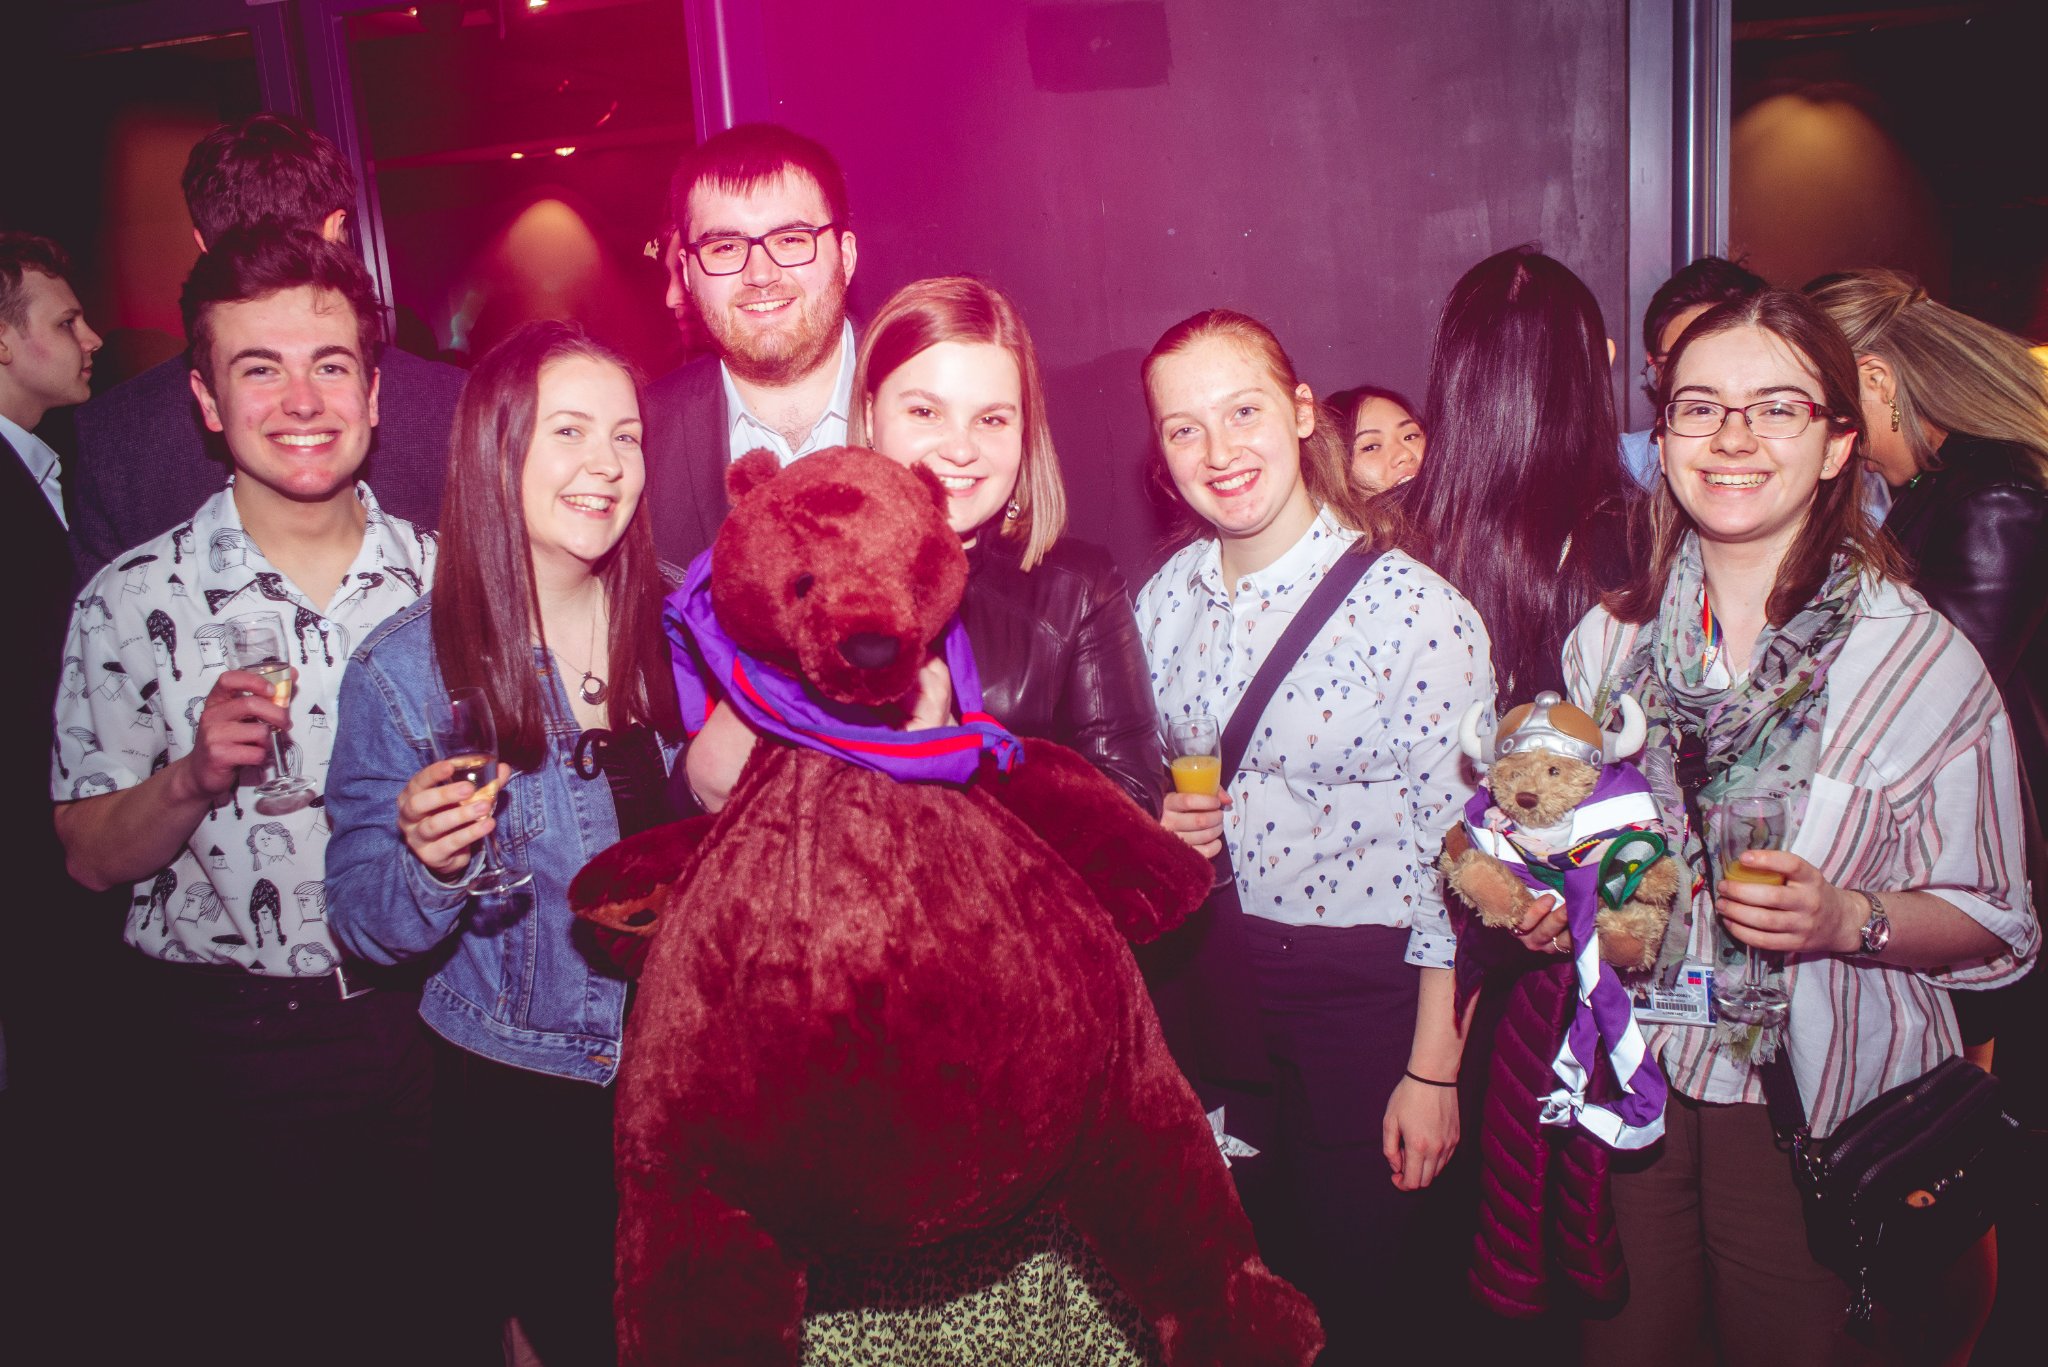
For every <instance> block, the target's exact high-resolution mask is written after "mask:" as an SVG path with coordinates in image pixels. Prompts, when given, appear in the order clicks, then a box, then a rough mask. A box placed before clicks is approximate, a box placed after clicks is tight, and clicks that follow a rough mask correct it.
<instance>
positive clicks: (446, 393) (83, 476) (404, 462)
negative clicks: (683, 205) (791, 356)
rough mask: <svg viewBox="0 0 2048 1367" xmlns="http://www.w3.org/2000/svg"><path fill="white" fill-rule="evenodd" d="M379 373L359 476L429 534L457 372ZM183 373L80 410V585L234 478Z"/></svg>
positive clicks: (401, 363) (134, 382)
mask: <svg viewBox="0 0 2048 1367" xmlns="http://www.w3.org/2000/svg"><path fill="white" fill-rule="evenodd" d="M378 370H379V373H380V378H379V380H378V384H377V418H378V421H377V431H376V435H375V436H374V437H373V438H372V440H371V442H370V458H369V460H368V461H366V462H365V463H364V466H363V475H362V477H363V478H364V479H366V480H368V481H369V483H370V487H371V488H373V489H375V490H376V491H377V502H378V505H379V506H381V507H382V508H383V509H384V510H385V511H387V512H390V513H395V514H396V515H397V516H399V517H402V518H404V519H405V520H406V521H408V522H410V523H412V524H413V525H414V526H417V527H433V526H436V525H438V524H439V523H440V520H441V485H442V483H443V482H444V481H445V480H446V479H447V477H448V432H449V429H450V428H451V427H453V426H454V422H455V399H456V396H457V395H459V394H461V392H462V381H463V378H464V376H463V372H462V371H460V370H457V369H456V368H455V367H454V366H452V365H443V364H442V363H441V362H439V361H429V360H425V359H423V358H421V357H418V356H415V355H413V354H412V353H411V352H409V351H401V350H400V349H399V348H397V347H385V348H384V354H383V358H382V359H381V360H380V361H379V362H378ZM191 373H192V371H191V367H190V366H189V365H188V364H187V363H186V361H185V358H184V356H183V355H178V356H173V357H172V358H171V359H170V360H168V361H165V362H164V363H163V364H161V365H156V366H151V367H150V368H149V369H148V370H145V371H143V372H142V373H141V374H140V375H137V376H135V377H134V378H133V379H131V380H127V381H125V382H124V383H122V384H119V385H116V386H115V387H114V388H112V389H110V390H108V391H107V392H106V393H104V394H102V395H100V396H99V397H98V398H96V399H93V400H92V401H91V402H90V403H88V404H86V405H85V406H84V407H83V408H81V409H79V410H78V456H79V459H78V470H77V472H76V474H75V476H73V478H74V479H75V481H76V484H75V495H73V496H71V497H70V502H71V504H72V506H73V507H75V508H76V512H75V513H74V514H73V515H72V518H71V546H72V553H73V555H74V556H75V557H76V559H77V562H78V572H79V574H80V575H81V576H84V575H90V574H92V573H93V572H95V571H96V570H98V569H99V568H100V567H101V566H102V565H105V564H106V563H108V562H109V561H111V560H113V559H114V558H115V557H116V556H118V555H120V554H121V553H122V552H123V551H127V550H133V549H134V548H135V547H137V546H140V545H141V544H142V543H143V542H145V541H149V540H152V539H154V538H156V537H159V536H162V535H163V534H164V533H165V532H167V531H169V530H170V529H171V528H173V527H175V526H177V525H178V524H179V523H180V522H183V521H184V520H185V519H186V518H188V517H190V516H191V515H192V511H193V509H195V508H197V507H198V506H199V505H200V504H202V503H204V502H205V501H206V500H207V499H209V498H211V497H212V496H213V495H214V494H216V493H218V492H220V487H221V484H222V483H223V482H224V481H225V480H226V479H227V477H228V475H229V473H230V472H231V471H232V469H233V465H232V463H231V462H230V461H229V459H228V453H227V446H226V444H225V443H224V442H223V441H222V440H221V437H220V434H219V433H217V432H209V431H207V430H206V424H205V423H204V421H202V420H201V418H200V416H199V404H198V403H197V401H195V400H194V399H193V397H192V386H191V383H190V380H189V376H190V375H191ZM713 378H714V379H715V378H716V376H715V375H714V377H713Z"/></svg>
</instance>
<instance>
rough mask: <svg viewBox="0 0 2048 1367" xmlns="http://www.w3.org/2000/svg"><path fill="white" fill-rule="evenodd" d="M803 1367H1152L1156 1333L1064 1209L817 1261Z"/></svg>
mask: <svg viewBox="0 0 2048 1367" xmlns="http://www.w3.org/2000/svg"><path fill="white" fill-rule="evenodd" d="M806 1303H807V1305H808V1308H809V1313H808V1314H807V1315H806V1317H805V1319H804V1326H803V1362H804V1364H805V1367H1156V1364H1157V1363H1158V1362H1159V1360H1160V1359H1159V1350H1158V1345H1157V1344H1156V1342H1155V1341H1154V1339H1153V1336H1152V1331H1151V1329H1150V1328H1149V1327H1148V1326H1147V1325H1146V1324H1145V1322H1144V1320H1143V1318H1142V1317H1141V1316H1140V1315H1139V1314H1138V1309H1137V1307H1136V1306H1135V1305H1133V1304H1132V1303H1131V1301H1130V1299H1129V1298H1128V1297H1126V1296H1125V1295H1124V1293H1123V1291H1122V1290H1121V1289H1120V1288H1119V1287H1118V1286H1117V1284H1116V1282H1115V1281H1113V1280H1112V1279H1111V1278H1110V1275H1109V1273H1108V1272H1107V1271H1106V1270H1104V1268H1103V1266H1102V1264H1101V1262H1100V1261H1099V1260H1098V1259H1097V1258H1096V1256H1095V1250H1094V1249H1092V1248H1090V1247H1089V1246H1088V1244H1087V1242H1086V1241H1085V1240H1083V1239H1082V1238H1081V1236H1080V1235H1078V1234H1076V1233H1075V1232H1074V1230H1073V1228H1072V1227H1071V1226H1069V1225H1068V1224H1067V1222H1066V1221H1065V1220H1064V1219H1062V1218H1060V1217H1059V1216H1058V1215H1056V1214H1052V1213H1049V1212H1044V1211H1040V1212H1036V1213H1033V1214H1031V1215H1028V1216H1026V1217H1024V1218H1023V1219H1022V1220H1019V1221H1017V1222H1016V1223H1014V1224H1011V1225H1006V1226H1003V1227H1001V1228H999V1229H995V1230H988V1231H984V1232H982V1233H979V1234H975V1235H971V1236H968V1237H965V1238H962V1239H956V1240H952V1241H950V1242H947V1243H944V1244H940V1245H936V1246H934V1247H931V1248H923V1249H916V1250H911V1251H906V1252H900V1253H888V1254H877V1255H873V1256H869V1257H864V1258H860V1259H849V1260H846V1261H843V1262H835V1263H834V1264H832V1265H830V1266H815V1267H813V1268H811V1270H810V1279H809V1295H808V1297H807V1302H806Z"/></svg>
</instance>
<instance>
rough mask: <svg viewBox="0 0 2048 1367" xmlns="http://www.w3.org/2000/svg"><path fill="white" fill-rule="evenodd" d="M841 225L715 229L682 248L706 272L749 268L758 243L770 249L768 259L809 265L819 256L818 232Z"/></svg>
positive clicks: (727, 272) (730, 272)
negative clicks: (750, 232)
mask: <svg viewBox="0 0 2048 1367" xmlns="http://www.w3.org/2000/svg"><path fill="white" fill-rule="evenodd" d="M838 227H839V225H838V224H837V223H820V224H819V225H818V226H817V227H815V228H812V227H807V226H805V225H803V224H800V223H792V224H790V225H789V226H788V227H786V228H777V229H775V230H773V231H772V232H766V233H762V234H761V235H760V236H759V237H748V236H747V235H746V234H745V233H713V234H711V235H709V236H707V237H700V238H698V239H697V240H696V241H695V242H686V243H684V244H683V248H684V250H686V251H688V252H689V253H690V255H691V256H693V257H695V258H696V261H697V266H698V269H700V270H702V271H703V272H704V274H706V275H738V274H739V273H740V272H741V271H743V270H745V269H746V268H747V258H748V257H749V256H751V255H753V252H754V248H756V247H759V248H760V249H761V250H762V251H764V252H766V253H768V259H769V260H770V261H773V262H774V263H775V264H776V265H778V266H783V267H789V266H808V265H810V264H811V263H812V262H813V261H816V260H817V259H818V234H819V233H828V232H835V231H837V230H838Z"/></svg>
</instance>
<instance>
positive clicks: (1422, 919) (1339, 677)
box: [1138, 513, 1493, 968]
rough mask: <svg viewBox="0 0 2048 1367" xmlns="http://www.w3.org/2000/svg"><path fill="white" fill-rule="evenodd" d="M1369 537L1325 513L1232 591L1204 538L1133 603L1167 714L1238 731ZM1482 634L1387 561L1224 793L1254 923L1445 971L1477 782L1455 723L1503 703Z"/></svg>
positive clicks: (1258, 736) (1469, 613) (1290, 678)
mask: <svg viewBox="0 0 2048 1367" xmlns="http://www.w3.org/2000/svg"><path fill="white" fill-rule="evenodd" d="M1357 536H1358V534H1357V533H1356V532H1353V531H1350V530H1348V529H1346V528H1344V527H1342V526H1340V525H1339V524H1338V523H1337V522H1336V521H1335V520H1334V519H1333V518H1331V517H1330V516H1329V515H1328V514H1327V513H1324V514H1322V515H1320V516H1318V518H1317V519H1316V521H1315V522H1314V523H1313V524H1312V525H1311V526H1310V527H1309V529H1308V531H1307V532H1305V533H1304V534H1303V535H1302V538H1301V540H1299V541H1297V542H1296V543H1295V544H1294V545H1293V546H1292V547H1290V548H1289V549H1288V550H1287V552H1286V553H1285V554H1283V555H1282V556H1281V557H1280V558H1279V559H1278V560H1276V561H1274V562H1273V563H1272V564H1270V565H1268V566H1266V567H1265V568H1264V569H1262V570H1259V571H1258V572H1257V573H1254V574H1249V575H1246V576H1244V577H1242V578H1241V579H1240V580H1239V581H1238V582H1237V584H1236V585H1235V586H1234V588H1235V593H1233V592H1232V588H1233V586H1232V585H1228V584H1226V583H1225V582H1224V580H1223V569H1222V559H1221V551H1220V548H1219V545H1218V543H1217V542H1216V541H1215V540H1213V539H1210V540H1204V541H1198V542H1196V543H1195V544H1194V545H1192V546H1188V547H1186V548H1184V549H1183V550H1181V551H1180V552H1179V553H1178V554H1176V555H1175V556H1174V557H1173V558H1172V559H1171V560H1169V561H1167V562H1166V564H1165V566H1164V567H1163V568H1162V569H1161V570H1160V571H1159V573H1158V574H1156V575H1154V576H1153V577H1152V579H1151V581H1150V582H1149V583H1147V584H1146V585H1145V588H1144V591H1143V592H1142V593H1140V594H1139V595H1138V627H1139V631H1140V633H1141V634H1142V635H1143V637H1144V641H1145V655H1146V658H1147V660H1148V662H1149V663H1150V665H1151V670H1152V691H1153V695H1154V696H1155V697H1156V698H1157V699H1158V702H1159V707H1160V711H1161V712H1163V713H1164V714H1165V715H1166V716H1167V717H1179V716H1185V715H1188V714H1191V713H1195V712H1207V713H1209V714H1210V715H1212V716H1214V717H1215V718H1216V722H1217V725H1218V726H1226V727H1227V726H1228V725H1229V723H1230V716H1231V713H1232V711H1233V710H1234V709H1235V708H1236V705H1237V702H1238V699H1239V698H1241V697H1242V696H1243V695H1244V691H1245V689H1246V688H1247V687H1248V686H1249V685H1250V683H1251V679H1252V675H1253V674H1254V673H1255V672H1256V671H1257V670H1258V667H1259V665H1260V664H1261V663H1262V662H1263V661H1264V659H1265V657H1266V652H1267V651H1268V650H1269V649H1271V647H1272V644H1273V642H1275V641H1277V640H1278V639H1279V637H1280V634H1281V633H1282V632H1283V631H1285V630H1286V628H1287V625H1288V623H1289V622H1290V621H1291V620H1292V619H1293V617H1294V614H1295V613H1296V612H1297V611H1298V610H1299V609H1300V607H1301V605H1302V603H1303V602H1304V600H1306V599H1307V598H1308V596H1309V595H1310V594H1311V593H1312V592H1314V590H1315V586H1316V585H1317V583H1319V582H1320V581H1321V579H1322V577H1323V574H1324V572H1325V571H1327V570H1328V569H1329V568H1330V566H1331V565H1332V564H1334V563H1335V562H1336V560H1337V558H1338V557H1339V556H1341V555H1342V554H1344V552H1345V551H1347V550H1349V549H1350V548H1351V546H1352V544H1353V543H1354V542H1355V541H1356V540H1357ZM1488 651H1489V646H1488V642H1487V637H1486V629H1485V628H1484V627H1483V626H1482V625H1480V622H1479V617H1478V615H1477V614H1476V613H1475V612H1473V610H1472V606H1471V604H1469V603H1467V602H1466V601H1465V599H1464V598H1463V597H1462V596H1461V595H1460V594H1459V593H1458V591H1457V590H1456V589H1453V588H1452V587H1451V586H1450V585H1449V584H1447V583H1445V582H1444V580H1443V579H1442V578H1441V577H1440V576H1438V575H1437V574H1436V572H1435V571H1433V570H1431V569H1430V568H1428V567H1427V566H1425V565H1423V564H1421V563H1420V562H1418V561H1416V560H1414V559H1411V558H1410V557H1409V556H1407V555H1405V554H1403V553H1402V552H1400V551H1388V552H1386V553H1385V554H1384V555H1382V556H1381V557H1380V560H1379V563H1378V564H1376V565H1374V566H1373V567H1372V569H1371V570H1369V571H1368V572H1367V573H1366V576H1365V578H1364V579H1363V580H1362V581H1360V583H1359V584H1358V586H1357V587H1356V588H1354V589H1353V590H1352V591H1351V593H1350V594H1349V596H1347V597H1346V598H1345V600H1344V602H1343V604H1342V605H1341V606H1340V607H1339V608H1338V609H1337V611H1336V612H1335V613H1334V614H1333V615H1332V616H1331V617H1330V620H1329V625H1328V627H1327V628H1326V629H1325V630H1324V631H1323V633H1322V634H1321V635H1319V636H1318V637H1316V638H1315V641H1314V644H1313V645H1311V646H1310V648H1309V649H1308V650H1307V651H1306V652H1305V653H1304V654H1303V656H1302V658H1301V659H1300V660H1299V661H1298V662H1296V663H1295V665H1294V666H1293V668H1292V669H1290V670H1289V671H1288V672H1287V675H1286V676H1285V677H1284V678H1283V679H1282V681H1281V683H1280V687H1279V688H1278V689H1277V690H1276V691H1275V693H1274V694H1273V700H1272V702H1271V703H1270V704H1268V706H1267V708H1266V712H1265V715H1264V717H1263V718H1261V720H1260V723H1259V726H1258V728H1257V729H1256V730H1255V731H1254V733H1253V735H1252V739H1251V743H1250V744H1249V745H1248V746H1247V747H1246V749H1245V756H1244V764H1243V768H1242V770H1241V771H1240V773H1239V775H1238V778H1237V781H1236V783H1235V784H1233V785H1232V786H1231V788H1230V795H1231V799H1232V803H1233V805H1232V806H1231V807H1230V808H1228V809H1227V810H1226V811H1225V814H1224V815H1225V820H1224V837H1225V839H1226V840H1227V841H1228V843H1229V847H1230V857H1231V862H1232V865H1233V866H1234V868H1235V869H1236V871H1237V883H1238V896H1239V898H1240V900H1241V901H1242V903H1243V905H1244V909H1245V911H1246V912H1248V913H1250V914H1251V915H1254V916H1263V917H1266V918H1268V919H1269V920H1274V921H1280V922H1283V923H1286V924H1289V925H1325V926H1365V925H1377V926H1393V927H1407V928H1409V929H1410V931H1411V932H1412V933H1411V935H1410V937H1409V941H1408V953H1407V958H1408V962H1410V963H1412V964H1417V965H1420V966H1422V967H1426V968H1448V967H1449V966H1450V964H1451V961H1452V949H1453V944H1454V937H1453V936H1452V934H1451V928H1450V923H1449V921H1448V919H1447V918H1446V916H1445V914H1444V905H1443V890H1442V888H1441V886H1440V882H1441V880H1440V879H1439V877H1438V874H1437V871H1436V859H1437V855H1438V852H1439V851H1440V849H1441V847H1442V844H1443V836H1444V832H1445V831H1446V830H1447V829H1449V827H1450V826H1451V824H1452V823H1453V822H1455V821H1456V820H1457V819H1458V817H1459V815H1460V813H1461V811H1462V809H1463V807H1464V804H1465V802H1466V800H1467V799H1468V798H1470V797H1471V796H1472V792H1473V783H1472V779H1471V778H1470V777H1468V775H1467V773H1466V766H1465V764H1464V763H1463V760H1462V755H1461V752H1460V751H1459V748H1458V725H1459V723H1460V722H1461V721H1462V720H1463V718H1464V716H1465V711H1466V709H1467V708H1469V707H1470V706H1471V705H1472V704H1473V703H1474V702H1482V701H1483V702H1487V703H1489V704H1490V703H1491V701H1492V698H1493V667H1492V664H1491V659H1490V656H1489V653H1488Z"/></svg>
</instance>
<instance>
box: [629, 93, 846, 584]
mask: <svg viewBox="0 0 2048 1367" xmlns="http://www.w3.org/2000/svg"><path fill="white" fill-rule="evenodd" d="M668 209H669V214H670V221H671V222H672V223H674V225H675V228H674V233H675V238H674V240H673V241H670V242H665V243H663V244H662V247H661V248H660V249H659V250H660V252H661V255H662V257H663V258H664V260H665V261H671V262H672V264H671V265H670V266H669V272H668V274H669V295H670V298H669V303H670V306H671V308H676V309H679V310H680V309H684V308H689V309H694V311H695V313H696V315H697V317H698V318H699V319H701V320H702V322H703V324H704V328H705V331H706V332H707V333H708V334H709V336H710V338H711V342H712V352H711V354H709V355H706V356H701V357H698V358H697V359H696V360H693V361H690V362H688V363H686V364H685V365H683V366H681V367H680V368H678V369H677V370H675V371H673V372H671V373H670V374H668V375H667V376H664V377H663V378H662V379H660V380H657V381H656V382H655V383H654V384H652V385H650V386H649V387H648V389H647V394H646V405H645V415H646V419H647V453H648V461H647V494H646V497H647V499H648V501H649V504H650V506H651V508H652V511H653V518H654V542H655V548H656V549H657V550H658V551H659V552H660V553H661V555H662V557H663V558H664V559H667V560H670V561H673V562H674V563H675V564H678V565H688V564H689V562H690V561H691V560H692V559H694V558H695V557H696V555H697V554H698V552H700V551H702V550H703V549H704V548H705V547H707V546H709V545H710V544H711V541H712V539H713V538H714V537H715V536H716V535H717V534H718V528H719V525H720V524H721V523H722V522H724V521H725V514H726V511H727V509H728V508H729V507H730V504H729V503H728V502H727V500H726V494H725V467H726V466H727V465H728V464H729V463H731V462H732V461H733V460H736V459H738V458H739V457H740V456H742V455H745V454H746V453H747V452H748V451H751V450H753V449H754V448H755V447H767V448H768V449H769V450H771V451H773V452H775V454H776V455H777V456H778V457H779V458H780V459H781V460H782V463H783V464H785V465H787V464H789V463H790V462H792V461H794V460H797V459H798V458H800V457H802V456H806V455H809V454H810V453H811V452H813V451H818V450H823V449H824V448H826V447H831V446H838V445H841V444H843V443H844V442H845V441H846V423H847V415H848V409H849V407H850V405H851V403H852V394H853V358H854V347H855V337H854V331H853V327H852V325H851V324H850V323H849V322H848V321H847V318H846V287H847V285H848V284H850V283H851V282H852V280H853V269H854V263H855V261H856V259H857V257H858V249H857V245H856V243H855V241H854V235H853V231H852V228H851V227H850V220H849V217H848V212H847V202H846V180H845V177H844V176H843V175H842V174H841V173H840V170H839V166H838V163H836V162H835V161H834V160H833V159H832V154H831V153H830V152H827V151H826V150H825V149H824V148H823V147H821V146H819V145H818V144H817V143H815V142H812V141H811V140H810V139H809V138H805V137H802V136H799V135H798V134H796V133H792V132H790V131H789V130H788V129H786V128H781V127H778V126H776V125H773V124H742V125H740V126H739V127H737V128H733V129H730V130H728V131H727V132H724V133H720V134H718V135H717V136H716V137H713V138H710V139H707V140H706V141H705V142H703V143H701V144H699V145H698V146H696V147H694V148H692V149H690V151H688V152H686V153H684V154H683V158H682V160H681V161H680V162H679V163H678V164H677V166H676V170H675V174H674V176H673V177H672V178H671V180H670V182H669V203H668ZM671 254H672V255H671Z"/></svg>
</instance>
